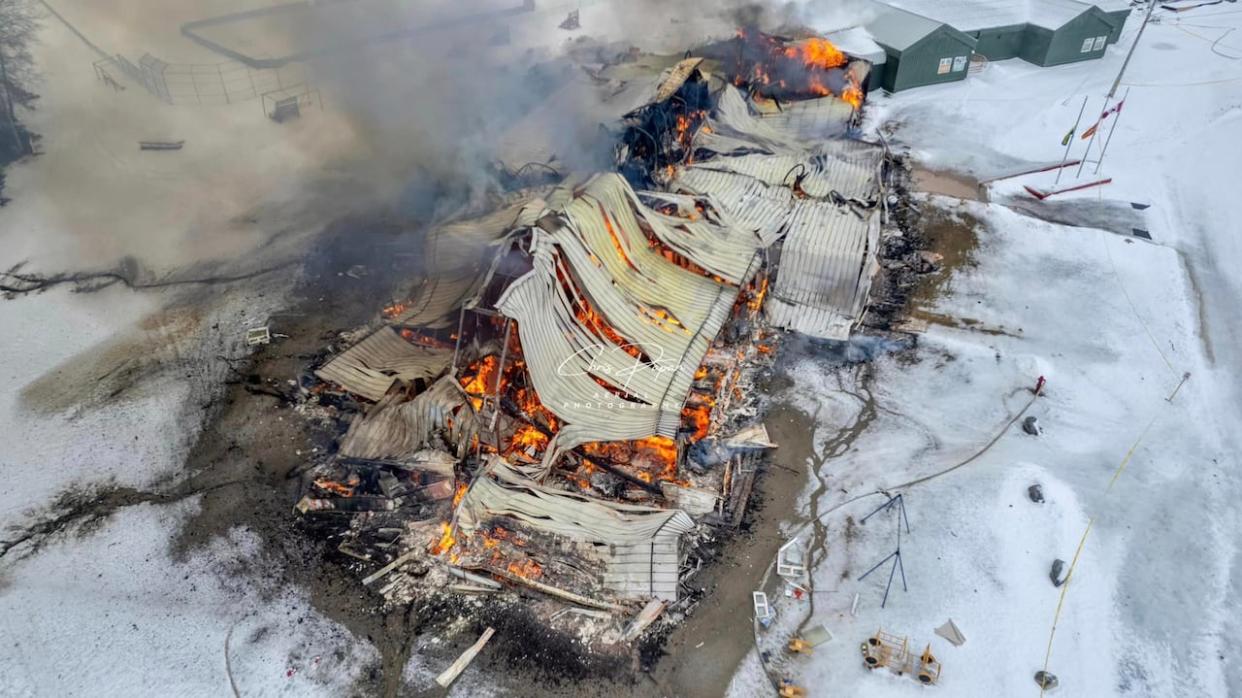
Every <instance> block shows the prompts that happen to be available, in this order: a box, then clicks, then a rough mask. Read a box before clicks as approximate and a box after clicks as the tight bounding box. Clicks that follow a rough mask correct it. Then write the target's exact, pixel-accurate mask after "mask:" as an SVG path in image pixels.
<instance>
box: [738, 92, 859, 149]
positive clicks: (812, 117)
mask: <svg viewBox="0 0 1242 698" xmlns="http://www.w3.org/2000/svg"><path fill="white" fill-rule="evenodd" d="M853 116H854V107H853V106H852V105H850V104H849V102H846V101H844V100H842V99H841V98H839V97H832V96H829V97H821V98H819V99H806V100H800V101H797V102H789V103H781V108H780V110H778V111H775V112H772V113H768V114H764V115H763V116H761V117H759V118H760V119H761V120H762V121H763V122H764V123H765V124H767V125H769V126H771V127H772V128H773V130H775V131H776V132H777V133H780V134H781V135H782V136H784V137H786V138H789V139H794V140H800V141H807V142H812V141H815V140H818V139H823V138H837V137H840V136H843V135H845V133H846V131H848V130H849V121H850V119H851V118H853Z"/></svg>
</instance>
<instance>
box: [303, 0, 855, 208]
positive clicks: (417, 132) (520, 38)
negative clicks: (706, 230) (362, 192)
mask: <svg viewBox="0 0 1242 698" xmlns="http://www.w3.org/2000/svg"><path fill="white" fill-rule="evenodd" d="M519 3H520V0H468V2H465V3H460V2H452V1H451V0H436V1H434V2H429V3H428V2H420V3H417V4H415V3H408V2H401V1H400V0H388V1H387V2H384V1H383V0H380V1H378V2H377V0H363V1H360V2H355V3H346V4H345V5H344V7H345V8H349V6H350V5H351V4H352V5H354V6H355V7H354V11H353V12H348V11H342V8H341V7H339V6H338V7H333V8H332V11H331V12H325V13H323V14H322V20H321V21H322V22H323V23H324V24H323V25H318V26H312V27H306V26H299V27H298V28H297V33H296V34H292V35H290V36H287V37H285V39H286V40H287V41H288V42H289V44H290V47H291V48H293V49H301V50H306V51H314V50H317V49H321V48H322V47H323V46H325V45H331V43H332V41H340V40H341V38H340V37H349V36H366V35H374V34H375V33H376V31H377V29H379V30H383V28H384V26H383V25H384V23H391V24H392V28H390V29H389V30H390V31H391V30H393V29H395V28H397V27H420V28H423V29H421V30H418V31H414V32H411V33H410V34H408V35H407V36H405V37H403V38H401V39H397V40H387V41H382V42H375V43H373V44H372V45H370V46H368V47H366V48H364V49H361V50H352V51H341V52H335V53H331V54H327V55H324V56H322V57H320V58H317V59H314V60H313V61H312V68H313V74H314V79H315V82H316V85H317V86H318V87H319V88H320V89H321V90H323V92H324V95H325V99H327V100H328V101H329V102H330V104H331V108H332V109H334V110H340V111H343V112H344V113H346V114H347V115H348V118H349V122H350V123H351V124H352V130H353V133H354V136H355V138H357V139H358V140H359V152H360V154H361V157H362V161H361V162H358V163H355V166H360V167H361V168H363V169H365V170H367V171H368V173H367V176H368V177H372V178H375V179H376V181H377V186H379V187H381V188H382V187H385V186H391V187H393V189H394V191H395V192H397V194H396V195H397V196H398V197H399V201H400V204H401V206H402V207H403V208H405V209H406V210H408V211H411V212H420V213H426V212H430V214H431V215H432V217H438V216H442V215H445V214H448V213H450V212H452V211H454V210H456V209H458V208H459V207H461V206H462V205H464V204H467V203H473V204H476V205H477V204H480V203H481V199H482V198H483V197H484V195H485V194H487V193H488V192H491V191H494V190H495V189H496V186H497V169H496V166H495V165H496V162H497V160H498V158H500V157H501V156H502V155H505V154H508V153H512V152H514V151H515V150H516V151H522V150H523V148H522V147H521V146H523V145H526V146H530V145H531V143H530V142H531V141H532V140H546V141H547V145H548V146H549V147H551V148H552V149H554V150H555V151H556V155H557V156H558V158H559V159H560V161H561V163H562V165H563V166H567V167H571V168H574V169H587V170H589V169H598V168H600V167H606V166H608V164H609V163H608V162H607V161H606V158H605V157H604V156H605V153H604V152H603V150H602V148H601V147H602V146H605V145H607V144H606V143H604V142H602V140H603V139H601V137H600V130H599V127H600V125H601V122H604V121H607V120H609V119H612V118H616V117H617V116H619V114H617V113H611V112H610V111H609V110H608V109H606V108H601V104H600V99H601V95H602V94H603V93H604V91H603V90H602V89H601V90H593V89H582V83H584V82H585V81H586V80H587V78H586V77H585V73H584V71H583V69H582V68H583V66H584V65H586V66H588V67H589V66H591V65H596V64H598V63H601V62H607V61H609V60H614V59H616V58H617V57H619V56H620V55H621V54H623V53H625V52H626V51H627V50H628V49H630V48H631V47H634V48H637V49H639V50H642V51H650V52H663V53H668V54H675V53H680V52H682V51H684V50H686V49H688V48H693V47H694V46H696V45H698V44H701V43H703V42H706V41H709V40H714V39H720V38H725V37H728V36H730V35H731V34H732V33H733V31H734V30H735V29H736V28H737V27H739V26H759V27H764V28H769V29H777V28H782V27H803V26H807V25H811V26H813V27H815V28H816V29H821V30H823V29H834V28H838V27H845V26H849V25H851V24H853V23H856V21H857V18H858V17H859V16H860V15H861V14H862V13H861V11H860V10H859V6H860V3H858V2H854V1H843V0H813V1H812V2H806V3H783V4H781V3H766V4H756V3H748V2H736V1H733V0H721V1H719V2H709V1H700V2H676V1H674V2H664V1H661V0H639V1H637V2H612V3H607V2H596V3H591V2H584V3H582V4H581V6H580V9H579V21H580V23H581V27H580V28H578V29H575V30H565V29H560V28H558V26H557V25H558V24H559V23H560V22H561V21H562V20H564V19H565V18H566V16H567V12H568V9H569V6H566V5H561V6H559V9H545V6H544V5H545V4H544V3H543V2H539V0H536V2H535V6H534V9H533V10H530V9H527V10H525V11H522V10H521V5H520V4H519ZM377 8H378V9H377ZM515 10H517V11H515ZM377 17H382V18H383V22H377ZM570 83H572V84H573V85H574V87H573V88H566V87H565V86H566V84H570ZM550 103H551V104H550ZM550 106H551V107H552V108H549V107H550ZM520 122H521V124H520V125H521V126H522V128H516V127H517V126H518V125H519V123H520ZM515 141H522V142H520V143H515ZM527 150H538V149H536V148H528V149H527ZM505 164H506V165H508V166H509V167H510V168H515V167H519V166H521V165H522V164H523V163H522V162H506V163H505Z"/></svg>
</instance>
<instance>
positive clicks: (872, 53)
mask: <svg viewBox="0 0 1242 698" xmlns="http://www.w3.org/2000/svg"><path fill="white" fill-rule="evenodd" d="M824 38H826V39H828V40H829V41H831V42H832V45H833V46H836V47H837V48H839V49H841V50H842V51H844V52H845V53H847V54H849V55H851V56H858V57H859V58H865V59H867V60H869V61H871V62H872V63H877V64H878V63H883V62H884V61H885V60H886V59H887V55H886V54H885V53H884V49H883V48H881V47H880V45H879V44H877V43H876V42H875V41H873V40H872V38H871V35H870V34H868V33H867V30H866V29H863V28H862V27H850V28H848V29H840V30H837V31H834V32H832V33H830V34H828V35H827V36H825V37H824Z"/></svg>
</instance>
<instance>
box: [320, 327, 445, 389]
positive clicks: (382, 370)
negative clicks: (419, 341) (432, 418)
mask: <svg viewBox="0 0 1242 698" xmlns="http://www.w3.org/2000/svg"><path fill="white" fill-rule="evenodd" d="M452 358H453V352H452V351H448V350H445V349H436V348H432V347H423V346H415V345H413V344H411V343H409V342H407V341H405V340H404V339H402V338H401V335H399V334H397V331H396V330H394V329H393V328H391V327H381V328H380V329H378V330H376V331H375V332H373V333H371V334H370V335H369V336H368V337H367V338H366V339H364V340H362V341H361V342H358V343H357V344H355V345H354V346H352V347H350V348H349V349H346V350H345V351H343V352H341V353H340V354H339V355H337V356H336V357H335V358H333V359H332V360H331V361H329V362H328V363H326V364H324V365H323V367H322V368H320V369H319V370H318V371H315V375H316V376H319V377H320V378H322V379H323V380H325V381H329V382H331V383H336V384H337V385H339V386H341V387H342V388H344V389H346V390H348V391H349V392H351V393H354V394H357V395H361V396H362V397H365V398H367V399H368V400H375V401H378V400H380V399H381V398H383V397H384V394H385V393H387V392H388V389H389V388H390V387H392V384H393V382H394V381H396V380H398V379H400V380H414V379H416V378H424V379H428V378H434V377H436V376H438V375H440V373H442V372H443V371H444V369H445V367H447V366H448V364H449V362H450V361H451V360H452Z"/></svg>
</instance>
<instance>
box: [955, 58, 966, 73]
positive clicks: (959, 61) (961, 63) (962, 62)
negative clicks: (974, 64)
mask: <svg viewBox="0 0 1242 698" xmlns="http://www.w3.org/2000/svg"><path fill="white" fill-rule="evenodd" d="M963 70H966V56H954V57H953V72H955V73H960V72H962V71H963Z"/></svg>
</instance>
